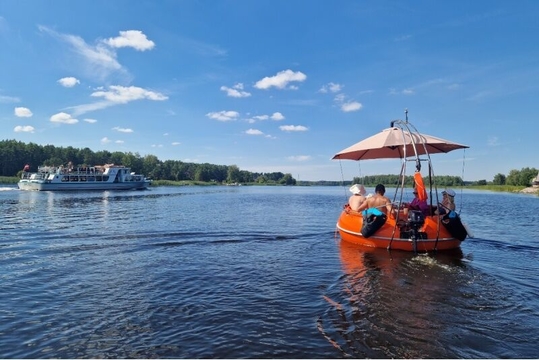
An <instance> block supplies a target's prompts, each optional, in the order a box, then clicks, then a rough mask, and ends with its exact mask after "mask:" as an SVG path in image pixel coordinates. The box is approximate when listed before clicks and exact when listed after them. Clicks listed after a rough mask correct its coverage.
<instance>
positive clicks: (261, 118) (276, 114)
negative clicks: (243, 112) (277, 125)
mask: <svg viewBox="0 0 539 360" xmlns="http://www.w3.org/2000/svg"><path fill="white" fill-rule="evenodd" d="M268 119H271V120H274V121H281V120H284V119H285V117H284V115H283V114H281V113H280V112H274V113H273V114H271V116H270V115H256V116H253V117H252V118H250V119H247V122H249V123H251V124H252V123H254V122H256V121H264V120H268Z"/></svg>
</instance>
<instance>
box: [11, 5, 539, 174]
mask: <svg viewBox="0 0 539 360" xmlns="http://www.w3.org/2000/svg"><path fill="white" fill-rule="evenodd" d="M538 19H539V2H537V1H525V0H519V1H495V0H494V1H493V0H488V1H483V0H477V1H460V0H459V1H400V0H399V1H348V0H342V1H329V0H326V1H319V0H309V1H307V0H305V1H296V0H271V1H266V0H261V1H251V0H242V1H223V0H211V1H209V0H207V1H166V0H160V1H153V0H152V1H145V0H136V1H133V0H129V1H124V0H114V1H108V0H107V1H101V0H92V1H86V0H80V1H71V0H69V1H65V0H54V1H39V0H32V1H29V0H16V1H15V0H5V1H1V2H0V45H1V51H0V69H1V70H0V131H1V134H2V136H1V138H2V139H16V140H19V141H22V142H26V143H28V142H34V143H37V144H41V145H45V144H52V145H55V146H62V147H66V146H73V147H75V148H84V147H88V148H90V149H92V150H93V151H99V150H109V151H122V152H128V151H130V152H133V153H135V152H137V153H139V154H140V155H142V156H144V155H147V154H153V155H156V156H157V157H158V158H159V159H160V160H168V159H172V160H181V161H185V162H196V163H210V164H220V165H233V164H235V165H237V166H239V167H240V169H242V170H248V171H252V172H274V171H281V172H284V173H291V174H292V175H293V176H294V177H295V178H296V179H298V178H299V179H300V180H341V179H343V177H344V179H345V180H350V179H351V178H352V177H353V176H364V175H371V174H388V173H393V174H394V173H398V171H399V168H398V164H399V163H398V162H395V161H373V160H369V161H363V162H361V163H360V164H358V163H357V162H353V161H345V160H343V161H335V160H331V157H332V156H333V155H334V154H335V153H337V152H338V151H340V150H342V149H344V148H346V147H348V146H350V145H352V144H354V143H356V142H358V141H360V140H362V139H364V138H366V137H369V136H371V135H373V134H375V133H377V132H379V131H381V130H382V129H384V128H387V127H389V123H390V121H391V120H395V119H403V118H404V109H408V110H409V119H410V121H411V122H412V124H414V125H415V126H416V127H417V128H418V129H419V130H420V131H421V132H424V133H426V134H430V135H434V136H438V137H442V138H446V139H449V140H453V141H455V142H459V143H463V144H466V145H469V146H470V148H469V149H467V150H466V151H463V150H458V151H455V152H452V153H449V154H440V155H433V157H432V158H433V161H434V171H435V174H436V175H458V176H463V177H464V179H465V180H480V179H486V180H489V181H490V180H492V178H493V177H494V175H495V174H497V173H502V174H506V175H507V174H508V173H509V171H510V170H511V169H518V170H520V169H521V168H523V167H539V162H538V160H537V121H538V115H539V114H538V112H539V111H538V108H539V107H538V106H537V102H538V101H539V100H538V99H539V96H538V95H539V81H538V80H539V43H538V41H537V38H538V37H539V21H538ZM21 166H22V165H21ZM463 171H464V173H463Z"/></svg>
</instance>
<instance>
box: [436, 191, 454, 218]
mask: <svg viewBox="0 0 539 360" xmlns="http://www.w3.org/2000/svg"><path fill="white" fill-rule="evenodd" d="M455 208H456V206H455V192H454V191H453V190H451V189H446V190H444V191H442V202H441V203H439V204H438V210H436V214H438V215H444V214H446V213H448V212H450V211H455Z"/></svg>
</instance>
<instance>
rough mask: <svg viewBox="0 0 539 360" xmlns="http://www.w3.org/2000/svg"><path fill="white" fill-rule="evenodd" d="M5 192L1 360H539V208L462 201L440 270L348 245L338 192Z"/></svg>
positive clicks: (538, 202) (505, 201) (486, 199)
mask: <svg viewBox="0 0 539 360" xmlns="http://www.w3.org/2000/svg"><path fill="white" fill-rule="evenodd" d="M0 190H2V191H0V209H1V214H2V215H1V216H2V221H1V225H0V227H1V233H0V234H1V237H0V357H1V358H171V357H172V358H342V357H359V358H365V357H368V358H536V357H537V355H538V353H539V345H538V344H539V271H538V270H539V267H538V259H539V243H538V240H539V226H538V224H537V220H538V216H537V214H538V213H539V197H537V196H533V195H518V194H501V193H491V192H477V191H476V192H474V191H462V192H461V191H458V193H457V198H456V199H457V202H458V209H461V216H462V218H463V220H464V222H466V223H467V224H468V225H469V227H470V228H471V230H472V231H473V232H474V235H475V238H473V239H467V240H466V241H464V242H463V243H462V246H461V250H460V251H457V252H454V253H450V254H443V253H438V254H434V255H430V256H427V255H414V254H410V253H402V252H397V251H392V252H387V251H385V250H380V251H372V250H371V251H366V250H365V249H362V248H359V247H353V246H350V245H346V244H344V243H343V244H341V242H340V240H339V238H338V235H337V234H336V233H335V223H336V221H337V218H338V216H339V213H340V211H341V209H342V205H343V204H344V203H345V202H346V200H347V197H348V194H347V190H346V189H343V188H341V187H248V186H238V187H226V186H209V187H152V188H151V189H149V190H146V191H127V192H126V191H123V192H111V191H104V192H76V193H61V192H56V193H54V192H24V191H19V190H17V189H15V188H13V187H3V188H1V189H0ZM368 190H371V191H372V189H368Z"/></svg>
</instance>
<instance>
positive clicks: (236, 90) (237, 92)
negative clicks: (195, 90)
mask: <svg viewBox="0 0 539 360" xmlns="http://www.w3.org/2000/svg"><path fill="white" fill-rule="evenodd" d="M221 91H225V92H226V95H227V96H230V97H235V98H243V97H249V96H251V93H248V92H246V91H243V84H242V83H238V84H236V85H234V86H233V87H232V88H229V87H226V86H221Z"/></svg>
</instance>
